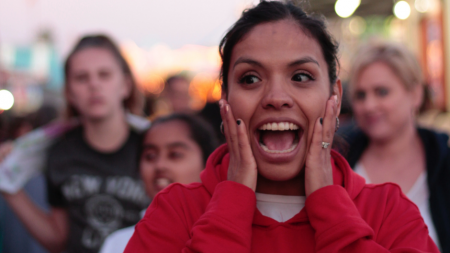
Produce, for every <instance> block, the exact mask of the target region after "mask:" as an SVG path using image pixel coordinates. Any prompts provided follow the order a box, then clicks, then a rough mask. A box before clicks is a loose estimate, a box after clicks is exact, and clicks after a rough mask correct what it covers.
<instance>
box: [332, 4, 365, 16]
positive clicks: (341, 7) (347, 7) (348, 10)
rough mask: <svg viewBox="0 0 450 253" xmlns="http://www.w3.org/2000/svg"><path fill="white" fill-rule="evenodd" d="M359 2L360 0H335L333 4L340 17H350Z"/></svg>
mask: <svg viewBox="0 0 450 253" xmlns="http://www.w3.org/2000/svg"><path fill="white" fill-rule="evenodd" d="M360 4H361V0H337V1H336V4H335V5H334V10H335V11H336V14H337V15H338V16H339V17H341V18H348V17H350V16H351V15H352V14H353V13H354V12H355V11H356V9H358V7H359V5H360Z"/></svg>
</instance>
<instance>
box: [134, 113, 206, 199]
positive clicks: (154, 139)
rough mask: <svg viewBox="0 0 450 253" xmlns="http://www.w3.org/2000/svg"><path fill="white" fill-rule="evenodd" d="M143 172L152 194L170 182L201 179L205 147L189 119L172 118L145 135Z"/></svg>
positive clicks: (198, 180) (143, 177)
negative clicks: (195, 137) (194, 137)
mask: <svg viewBox="0 0 450 253" xmlns="http://www.w3.org/2000/svg"><path fill="white" fill-rule="evenodd" d="M140 164H141V165H140V166H141V168H140V171H141V176H142V179H143V180H144V184H145V189H146V192H147V194H148V195H149V196H150V197H151V198H153V197H155V195H156V194H157V193H158V192H159V191H161V190H162V189H164V188H165V187H166V186H168V185H169V184H171V183H182V184H189V183H193V182H200V172H201V171H202V170H203V167H204V166H203V160H202V151H201V148H200V146H199V145H198V144H197V143H196V142H195V141H194V140H192V139H191V137H190V130H189V127H188V125H187V124H186V123H184V122H182V121H180V120H173V121H169V122H165V123H160V124H157V125H155V126H153V127H152V128H151V129H150V130H149V131H148V132H147V134H146V135H145V139H144V150H143V152H142V156H141V163H140Z"/></svg>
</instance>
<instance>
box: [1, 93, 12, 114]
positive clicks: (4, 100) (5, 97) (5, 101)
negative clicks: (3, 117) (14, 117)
mask: <svg viewBox="0 0 450 253" xmlns="http://www.w3.org/2000/svg"><path fill="white" fill-rule="evenodd" d="M13 105H14V96H13V94H12V93H11V92H9V91H8V90H0V110H5V111H6V110H9V109H11V107H12V106H13Z"/></svg>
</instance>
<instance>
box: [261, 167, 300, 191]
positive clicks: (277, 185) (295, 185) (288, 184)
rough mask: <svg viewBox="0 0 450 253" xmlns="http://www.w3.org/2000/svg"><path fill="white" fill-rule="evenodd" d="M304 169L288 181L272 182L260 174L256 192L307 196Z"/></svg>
mask: <svg viewBox="0 0 450 253" xmlns="http://www.w3.org/2000/svg"><path fill="white" fill-rule="evenodd" d="M304 171H305V170H304V169H303V170H302V172H300V174H299V175H298V176H296V177H294V178H292V179H290V180H287V181H272V180H269V179H267V178H265V177H263V176H261V175H259V174H258V179H257V182H258V184H257V185H256V192H259V193H265V194H273V195H286V196H305V173H304Z"/></svg>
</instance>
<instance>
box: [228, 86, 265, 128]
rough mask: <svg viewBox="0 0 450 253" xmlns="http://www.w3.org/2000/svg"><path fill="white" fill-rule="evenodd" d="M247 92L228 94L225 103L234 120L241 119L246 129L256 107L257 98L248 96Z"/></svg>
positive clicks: (253, 95)
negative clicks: (229, 108)
mask: <svg viewBox="0 0 450 253" xmlns="http://www.w3.org/2000/svg"><path fill="white" fill-rule="evenodd" d="M248 93H249V92H245V91H240V92H232V91H230V92H229V93H228V98H227V102H228V104H229V105H230V107H231V111H232V112H233V116H234V118H235V119H242V120H243V121H244V123H245V125H246V126H247V127H249V125H250V124H249V122H250V119H251V117H252V115H253V114H254V113H255V111H256V108H257V107H258V103H259V98H258V96H257V94H248Z"/></svg>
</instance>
